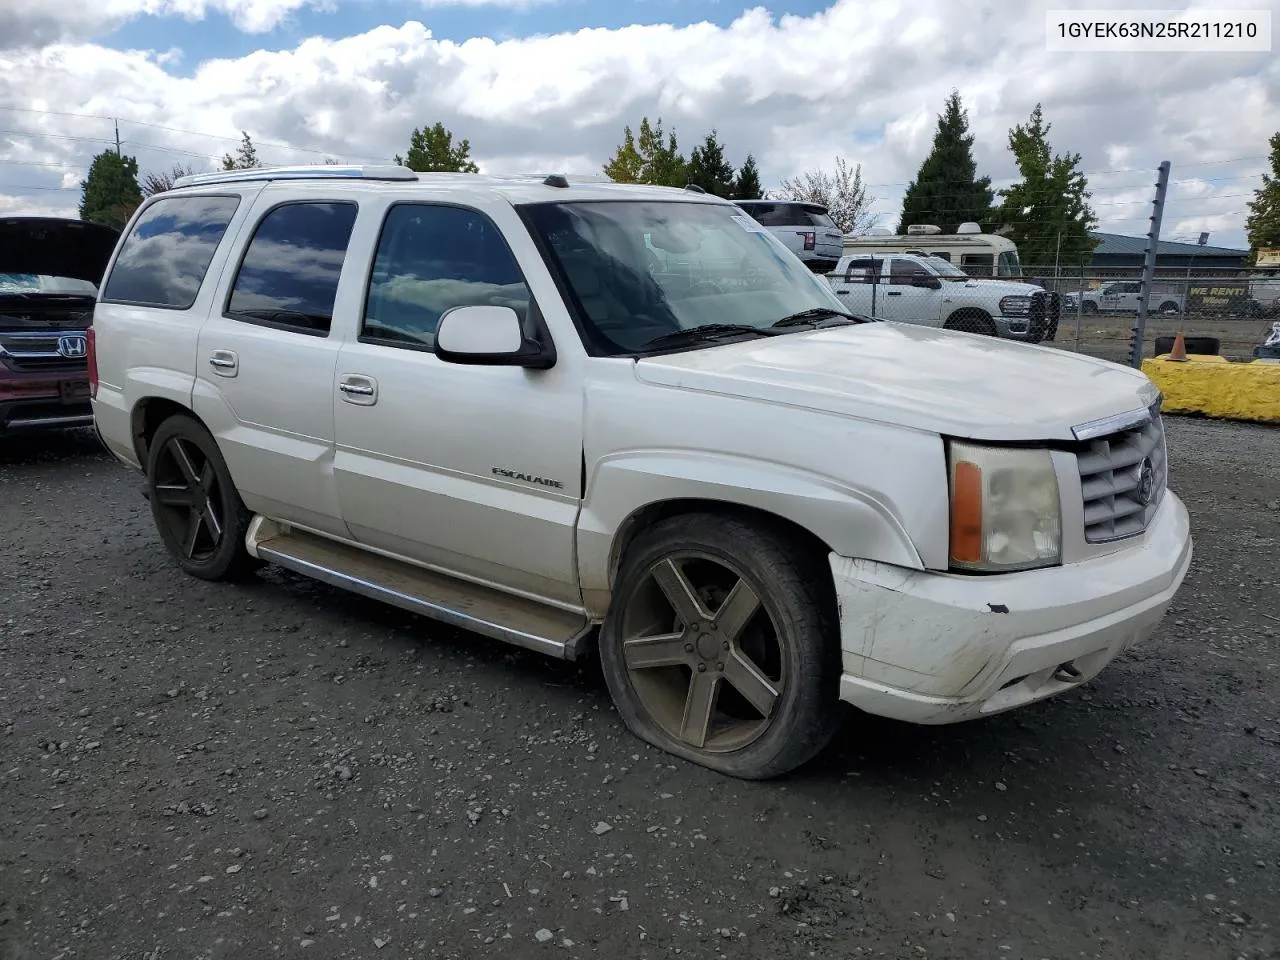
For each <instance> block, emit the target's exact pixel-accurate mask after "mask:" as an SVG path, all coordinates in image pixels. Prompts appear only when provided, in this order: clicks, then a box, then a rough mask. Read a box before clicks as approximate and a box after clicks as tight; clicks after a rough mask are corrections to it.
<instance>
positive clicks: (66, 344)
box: [58, 337, 89, 360]
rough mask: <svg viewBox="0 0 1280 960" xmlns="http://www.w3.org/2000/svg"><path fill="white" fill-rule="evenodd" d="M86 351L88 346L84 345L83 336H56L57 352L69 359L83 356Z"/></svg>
mask: <svg viewBox="0 0 1280 960" xmlns="http://www.w3.org/2000/svg"><path fill="white" fill-rule="evenodd" d="M88 352H89V348H88V347H87V346H86V345H85V339H84V337H59V338H58V353H59V354H60V355H61V356H64V357H66V358H67V359H69V360H75V359H78V358H79V357H83V356H84V355H85V354H86V353H88Z"/></svg>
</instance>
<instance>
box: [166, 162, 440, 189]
mask: <svg viewBox="0 0 1280 960" xmlns="http://www.w3.org/2000/svg"><path fill="white" fill-rule="evenodd" d="M417 179H418V175H417V173H415V172H414V171H412V170H410V169H409V168H408V167H402V166H397V165H396V164H391V163H388V164H340V163H316V164H306V165H302V166H295V167H251V168H249V169H247V170H219V171H217V172H216V173H193V174H189V175H188V176H185V177H179V178H178V179H177V180H175V181H174V182H173V186H174V189H177V188H179V187H197V186H206V185H208V184H215V183H242V182H244V181H246V180H395V181H404V180H417Z"/></svg>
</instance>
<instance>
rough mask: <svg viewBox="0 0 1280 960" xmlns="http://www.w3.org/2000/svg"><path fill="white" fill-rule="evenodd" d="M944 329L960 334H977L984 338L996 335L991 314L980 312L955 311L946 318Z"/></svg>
mask: <svg viewBox="0 0 1280 960" xmlns="http://www.w3.org/2000/svg"><path fill="white" fill-rule="evenodd" d="M945 326H946V329H948V330H959V331H960V332H961V333H977V334H981V335H982V336H984V337H994V336H995V335H996V324H995V321H994V320H992V319H991V314H989V313H986V312H985V311H982V310H957V311H956V312H955V313H953V314H952V315H951V316H949V317H948V318H947V322H946V325H945Z"/></svg>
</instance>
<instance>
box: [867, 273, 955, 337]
mask: <svg viewBox="0 0 1280 960" xmlns="http://www.w3.org/2000/svg"><path fill="white" fill-rule="evenodd" d="M882 271H883V272H882V274H881V282H880V288H879V296H878V297H877V300H878V301H879V302H878V303H877V309H876V316H878V317H880V318H881V319H883V320H897V321H898V322H900V323H916V324H922V325H924V326H929V327H936V326H938V325H939V323H940V322H941V319H940V318H941V315H942V296H941V292H940V291H939V290H935V289H932V288H931V287H926V286H922V285H921V284H923V283H925V282H928V281H930V280H935V279H936V278H935V277H934V276H933V274H931V273H930V272H929V271H928V270H926V269H925V268H924V267H922V266H921V265H920V264H919V263H916V261H914V260H908V259H906V258H904V257H894V258H893V259H892V260H889V261H887V263H886V266H885V267H882Z"/></svg>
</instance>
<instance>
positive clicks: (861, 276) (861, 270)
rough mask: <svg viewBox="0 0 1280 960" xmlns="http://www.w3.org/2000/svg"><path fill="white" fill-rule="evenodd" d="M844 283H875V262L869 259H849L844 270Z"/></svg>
mask: <svg viewBox="0 0 1280 960" xmlns="http://www.w3.org/2000/svg"><path fill="white" fill-rule="evenodd" d="M844 282H845V283H875V282H876V262H875V261H874V260H871V259H866V260H850V261H849V266H847V267H845V271H844Z"/></svg>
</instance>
